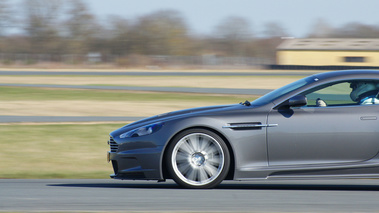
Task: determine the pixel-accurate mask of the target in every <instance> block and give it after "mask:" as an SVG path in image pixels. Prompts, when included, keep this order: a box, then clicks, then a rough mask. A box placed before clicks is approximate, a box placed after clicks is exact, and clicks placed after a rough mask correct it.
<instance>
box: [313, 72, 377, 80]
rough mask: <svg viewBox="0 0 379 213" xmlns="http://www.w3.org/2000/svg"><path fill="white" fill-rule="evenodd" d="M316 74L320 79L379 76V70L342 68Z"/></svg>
mask: <svg viewBox="0 0 379 213" xmlns="http://www.w3.org/2000/svg"><path fill="white" fill-rule="evenodd" d="M314 76H315V77H316V78H318V79H320V80H323V79H334V78H341V79H343V78H379V70H341V71H333V72H324V73H319V74H315V75H314Z"/></svg>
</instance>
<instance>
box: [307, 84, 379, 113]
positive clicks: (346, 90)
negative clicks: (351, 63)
mask: <svg viewBox="0 0 379 213" xmlns="http://www.w3.org/2000/svg"><path fill="white" fill-rule="evenodd" d="M378 92H379V82H378V81H373V80H357V81H349V82H338V83H333V84H329V85H324V86H322V87H318V88H316V89H313V90H311V91H307V92H306V93H305V94H304V95H305V96H306V97H307V100H308V104H307V106H308V107H327V106H345V105H362V104H379V99H378Z"/></svg>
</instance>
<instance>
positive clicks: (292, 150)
mask: <svg viewBox="0 0 379 213" xmlns="http://www.w3.org/2000/svg"><path fill="white" fill-rule="evenodd" d="M348 85H349V82H339V83H336V84H333V85H331V86H328V87H326V88H322V89H320V90H316V91H314V92H313V91H311V92H308V93H304V95H306V97H307V98H308V104H307V105H306V106H303V107H297V108H287V109H283V108H279V109H273V110H272V111H271V112H270V113H269V115H268V123H270V124H275V125H276V124H277V126H276V127H274V128H267V146H268V158H269V165H270V166H274V165H276V166H278V165H283V166H284V165H305V164H308V165H309V164H328V163H351V162H360V161H365V160H368V159H370V158H372V157H374V156H375V155H377V153H378V151H379V120H378V117H379V105H374V104H371V105H359V104H357V103H355V102H353V101H352V100H351V98H350V97H349V93H350V92H351V89H350V88H348ZM318 97H321V98H322V99H323V100H325V99H326V103H328V105H327V106H326V107H320V106H317V105H316V104H315V102H316V101H318V99H317V98H318Z"/></svg>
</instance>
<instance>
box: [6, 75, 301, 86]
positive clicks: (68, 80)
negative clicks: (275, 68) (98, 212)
mask: <svg viewBox="0 0 379 213" xmlns="http://www.w3.org/2000/svg"><path fill="white" fill-rule="evenodd" d="M297 79H299V77H296V76H291V77H277V76H274V77H267V76H201V77H200V76H192V77H188V76H117V77H110V76H101V77H100V76H54V77H52V76H1V78H0V83H15V84H57V85H124V86H152V87H199V88H237V89H250V88H254V89H276V88H278V87H281V86H284V85H286V84H288V83H291V82H293V81H295V80H297Z"/></svg>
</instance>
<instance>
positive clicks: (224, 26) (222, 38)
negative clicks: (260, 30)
mask: <svg viewBox="0 0 379 213" xmlns="http://www.w3.org/2000/svg"><path fill="white" fill-rule="evenodd" d="M214 37H215V38H216V39H217V40H218V45H217V46H218V48H220V49H219V50H221V51H223V52H225V53H227V54H230V55H233V56H243V55H245V54H246V51H247V49H246V44H247V43H249V42H250V40H251V39H252V38H253V33H252V28H251V24H250V23H249V21H248V20H246V19H244V18H242V17H229V18H226V19H224V20H222V21H221V23H220V24H219V25H217V26H216V29H215V31H214Z"/></svg>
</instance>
